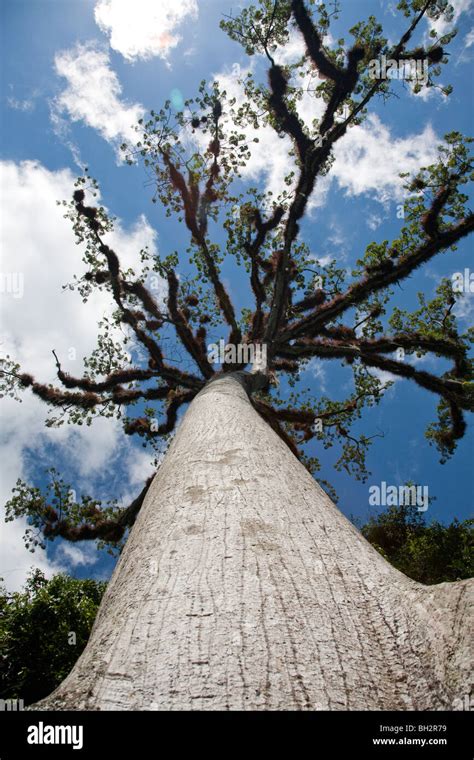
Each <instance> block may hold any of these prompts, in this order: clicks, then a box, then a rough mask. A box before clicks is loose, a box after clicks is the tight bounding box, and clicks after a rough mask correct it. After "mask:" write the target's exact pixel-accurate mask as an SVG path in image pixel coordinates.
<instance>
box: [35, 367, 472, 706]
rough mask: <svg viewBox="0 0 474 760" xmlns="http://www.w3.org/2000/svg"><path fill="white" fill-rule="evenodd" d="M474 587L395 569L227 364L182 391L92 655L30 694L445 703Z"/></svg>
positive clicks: (460, 667) (457, 683) (231, 701)
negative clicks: (186, 393)
mask: <svg viewBox="0 0 474 760" xmlns="http://www.w3.org/2000/svg"><path fill="white" fill-rule="evenodd" d="M472 588H473V586H472V583H471V582H470V581H460V582H458V583H442V584H439V585H438V586H431V587H429V586H423V585H421V584H419V583H415V582H414V581H412V580H410V579H409V578H407V577H405V576H404V575H403V574H402V573H400V572H398V571H397V570H395V569H394V568H393V567H392V566H391V565H389V564H388V563H387V562H386V561H385V560H384V559H383V558H382V557H381V556H380V554H378V552H376V551H375V549H373V548H372V547H371V546H370V544H369V543H368V542H367V541H366V540H365V539H364V538H363V537H362V536H361V535H360V534H359V533H358V531H357V530H356V529H355V528H354V527H353V526H352V525H351V524H350V522H349V521H348V520H347V519H346V518H345V517H344V516H343V515H342V514H341V513H340V512H339V510H338V509H337V508H336V507H335V505H334V504H333V503H332V501H331V500H330V499H329V498H328V496H327V495H326V494H325V493H324V491H323V490H322V489H321V488H320V487H319V486H318V484H317V483H316V482H315V481H314V480H313V478H312V477H311V475H310V474H309V473H308V472H307V471H306V470H305V468H304V467H303V466H302V465H301V464H300V462H298V460H297V459H296V458H295V457H294V456H293V454H292V453H291V452H290V450H289V449H288V448H287V446H286V445H285V443H284V442H283V441H282V440H281V439H280V438H279V437H278V436H277V435H276V434H275V433H274V432H273V430H271V428H270V427H269V426H268V425H267V424H266V422H264V421H263V419H262V418H261V417H260V416H259V415H258V414H257V412H256V411H255V410H254V408H253V407H252V405H251V403H250V401H249V398H248V396H247V393H246V391H245V388H244V386H243V385H242V383H241V380H240V379H239V376H234V375H229V376H226V377H223V378H220V379H217V380H214V381H212V382H211V383H209V384H208V385H207V386H206V387H205V388H204V390H202V391H201V392H200V393H199V395H198V396H197V397H196V398H195V400H194V401H193V402H192V404H191V405H190V407H189V409H188V411H187V412H186V415H185V416H184V419H183V421H182V423H181V425H180V427H179V429H178V431H177V434H176V436H175V438H174V440H173V442H172V444H171V447H170V449H169V451H168V453H167V455H166V457H165V459H164V461H163V464H162V465H161V467H160V469H159V471H158V474H157V476H156V477H155V479H154V481H153V483H152V485H151V488H150V490H149V492H148V494H147V497H146V499H145V502H144V504H143V506H142V509H141V512H140V514H139V516H138V518H137V521H136V523H135V525H134V527H133V529H132V531H131V534H130V537H129V539H128V541H127V544H126V546H125V548H124V551H123V552H122V555H121V557H120V560H119V562H118V564H117V567H116V569H115V571H114V573H113V576H112V579H111V581H110V584H109V586H108V589H107V591H106V594H105V596H104V599H103V601H102V604H101V607H100V610H99V613H98V615H97V619H96V621H95V624H94V627H93V630H92V634H91V637H90V640H89V643H88V645H87V647H86V649H85V650H84V653H83V654H82V656H81V657H80V659H79V660H78V662H77V664H76V665H75V667H74V668H73V670H72V672H71V673H70V675H69V676H68V677H67V678H66V679H65V680H64V681H63V683H62V684H61V685H60V686H59V688H58V689H56V691H55V692H54V693H53V694H51V695H50V696H49V697H48V698H46V699H44V700H42V701H41V702H39V703H37V705H36V706H35V707H37V708H43V709H45V708H47V709H95V710H109V709H122V710H132V709H133V710H150V709H164V710H168V709H171V710H181V709H201V710H202V709H205V710H206V709H207V710H208V709H257V710H265V709H272V710H290V709H311V710H314V709H330V710H346V709H349V710H350V709H353V710H360V709H403V710H406V709H408V710H410V709H421V710H425V709H443V708H444V709H453V707H456V704H460V703H461V701H462V700H463V698H464V697H465V695H467V694H469V664H470V663H469V660H470V657H469V655H470V652H469V644H468V628H469V626H468V620H467V618H468V598H469V597H470V598H471V600H472Z"/></svg>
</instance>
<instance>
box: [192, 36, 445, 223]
mask: <svg viewBox="0 0 474 760" xmlns="http://www.w3.org/2000/svg"><path fill="white" fill-rule="evenodd" d="M290 47H291V50H290V53H289V54H288V57H289V59H290V60H293V59H295V58H297V57H298V50H299V48H298V46H297V45H296V42H293V43H292V45H291V46H290ZM281 57H282V52H281V51H280V58H281ZM232 69H233V71H234V73H232V72H230V71H229V70H225V71H224V72H221V73H219V74H216V75H215V79H216V80H217V81H218V82H219V84H220V87H221V88H222V89H224V90H225V91H226V92H227V96H228V98H229V99H230V98H235V99H236V104H235V106H234V108H235V109H237V108H239V106H240V105H242V104H243V103H244V101H245V94H244V91H243V85H242V80H244V79H245V77H246V75H247V71H248V70H242V69H241V67H240V66H239V65H238V64H234V67H232ZM236 72H237V75H236ZM318 81H319V80H318V79H317V78H315V77H314V74H313V79H312V82H311V83H310V85H311V89H314V87H316V86H317V84H318ZM307 84H308V83H307ZM324 109H325V104H324V103H323V102H322V101H321V100H320V99H317V98H315V97H314V96H313V95H312V93H311V91H309V88H308V89H307V90H305V91H304V94H303V97H302V99H301V100H300V101H299V102H298V112H299V115H300V118H301V120H302V121H303V122H304V124H305V125H306V127H307V128H311V126H312V123H313V121H314V119H319V118H321V116H322V114H323V112H324ZM241 131H242V132H244V133H245V134H246V137H247V140H248V144H249V147H250V151H251V158H250V160H249V161H248V163H247V165H246V167H245V168H243V169H242V171H241V173H242V177H243V179H244V180H261V181H263V182H264V184H265V189H266V190H271V191H272V192H273V194H274V197H275V196H277V195H278V194H279V193H280V192H281V191H282V189H284V188H285V187H286V186H285V184H284V177H285V176H287V175H288V174H289V173H290V171H292V170H294V168H295V159H294V157H292V156H290V155H289V152H290V150H291V149H292V147H293V145H292V142H291V140H290V139H289V138H288V137H287V136H284V137H283V138H281V137H279V136H278V135H277V134H276V132H275V130H274V129H273V128H272V127H270V126H261V127H260V129H258V130H257V131H255V130H254V129H253V127H248V128H247V129H242V130H241ZM254 137H258V140H259V142H258V143H254V142H253V138H254ZM196 138H197V139H199V137H198V135H197V134H196ZM437 142H438V140H437V137H436V133H435V132H434V130H433V128H432V127H431V125H427V126H426V127H425V128H424V129H423V131H422V132H420V133H418V134H411V135H408V136H407V137H404V138H399V137H395V136H394V135H393V134H392V132H391V130H390V128H389V127H388V126H386V125H385V124H384V123H383V122H382V121H381V120H380V118H379V117H378V116H377V115H374V114H370V115H369V116H368V117H367V119H366V121H365V122H364V123H363V124H362V125H360V126H355V127H351V128H350V129H348V131H347V134H346V135H345V136H344V137H343V138H341V140H340V141H339V142H338V143H336V146H335V149H334V157H335V161H334V164H333V166H332V168H331V171H330V173H329V174H328V175H326V176H323V177H318V179H317V182H316V186H315V189H314V190H313V194H312V196H311V199H310V203H309V206H308V210H309V211H311V210H313V209H315V208H317V207H321V206H324V204H325V202H326V195H327V192H328V190H329V187H330V185H331V183H332V182H337V183H338V184H339V186H340V187H342V188H343V189H344V190H345V191H346V192H347V194H348V195H361V194H364V193H367V194H370V195H371V196H372V197H373V198H374V199H376V200H378V201H380V202H381V203H383V204H385V203H387V201H388V200H392V199H396V198H401V197H402V194H403V190H402V186H403V181H402V180H401V179H400V177H399V174H400V172H405V171H409V172H416V171H418V169H419V168H420V166H423V165H427V164H429V163H431V162H433V161H434V160H435V159H436V157H437V151H436V145H437ZM202 147H203V146H202ZM269 156H271V161H270V160H269ZM376 221H377V220H376V218H375V216H374V215H372V219H371V223H376Z"/></svg>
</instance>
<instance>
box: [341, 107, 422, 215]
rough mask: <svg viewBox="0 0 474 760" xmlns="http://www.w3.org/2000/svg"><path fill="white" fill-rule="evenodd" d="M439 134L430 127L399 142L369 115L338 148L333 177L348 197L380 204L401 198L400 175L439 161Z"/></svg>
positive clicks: (388, 130)
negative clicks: (367, 196) (366, 195)
mask: <svg viewBox="0 0 474 760" xmlns="http://www.w3.org/2000/svg"><path fill="white" fill-rule="evenodd" d="M436 145H437V138H436V134H435V132H434V130H433V128H432V127H431V125H428V126H426V127H425V129H424V130H423V132H421V133H420V134H413V135H408V136H407V137H404V138H397V137H394V136H393V135H392V133H391V132H390V129H389V128H388V127H387V126H386V125H385V124H383V123H382V122H381V121H380V119H379V117H378V116H377V115H375V114H370V115H369V116H368V117H367V120H366V122H365V123H364V124H363V125H361V126H356V127H352V128H351V129H349V130H348V132H347V134H346V135H345V137H343V138H342V139H341V140H340V142H338V143H337V144H336V146H335V150H334V155H335V159H336V160H335V163H334V166H333V168H332V170H331V176H332V177H333V178H335V179H337V181H338V183H339V185H340V186H341V187H342V188H344V189H345V190H346V192H347V193H348V194H349V195H360V194H362V193H370V194H371V195H372V196H373V197H374V198H376V199H377V200H379V201H380V202H381V203H385V202H386V201H387V200H389V199H391V198H393V197H396V198H401V197H402V192H403V191H402V185H403V182H402V180H401V179H400V177H399V174H400V172H416V171H417V170H418V169H419V168H420V166H426V165H427V164H429V163H431V162H433V161H434V160H435V159H436V156H437V151H436Z"/></svg>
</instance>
